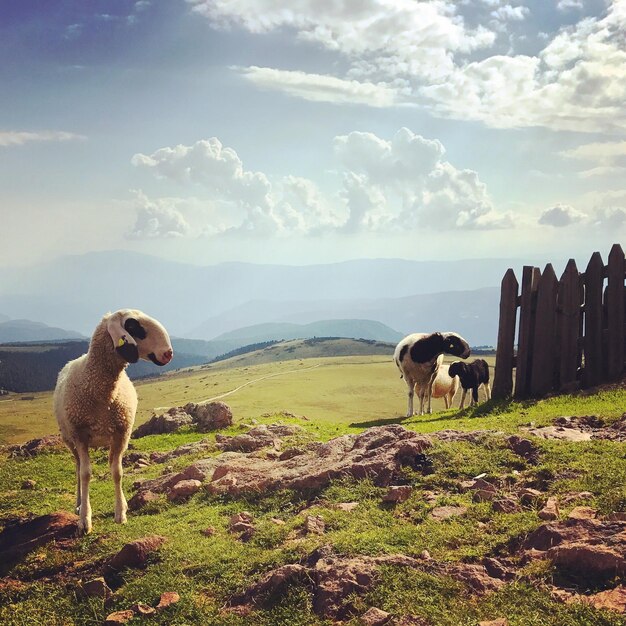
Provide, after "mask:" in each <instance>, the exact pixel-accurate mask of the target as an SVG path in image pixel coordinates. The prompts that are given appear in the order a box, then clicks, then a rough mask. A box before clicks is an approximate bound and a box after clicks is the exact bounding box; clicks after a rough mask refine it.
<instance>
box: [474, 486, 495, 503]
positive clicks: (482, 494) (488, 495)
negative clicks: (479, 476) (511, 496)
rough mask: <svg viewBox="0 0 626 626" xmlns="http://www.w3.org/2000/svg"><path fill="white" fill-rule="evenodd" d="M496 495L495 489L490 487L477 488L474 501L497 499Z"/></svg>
mask: <svg viewBox="0 0 626 626" xmlns="http://www.w3.org/2000/svg"><path fill="white" fill-rule="evenodd" d="M496 497H497V493H496V492H495V491H491V490H490V489H477V490H476V491H474V495H473V496H472V500H474V502H491V501H492V500H495V499H496Z"/></svg>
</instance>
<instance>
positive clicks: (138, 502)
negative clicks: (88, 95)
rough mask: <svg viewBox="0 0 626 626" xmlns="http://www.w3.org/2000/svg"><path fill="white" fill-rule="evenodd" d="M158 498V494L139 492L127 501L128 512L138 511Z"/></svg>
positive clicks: (148, 491) (147, 491)
mask: <svg viewBox="0 0 626 626" xmlns="http://www.w3.org/2000/svg"><path fill="white" fill-rule="evenodd" d="M159 498H160V496H159V494H158V493H154V492H152V491H150V490H146V491H139V492H137V493H136V494H135V495H134V496H133V497H132V498H131V499H130V500H129V501H128V510H129V511H138V510H139V509H143V508H144V507H145V506H146V505H147V504H148V503H150V502H154V501H155V500H158V499H159Z"/></svg>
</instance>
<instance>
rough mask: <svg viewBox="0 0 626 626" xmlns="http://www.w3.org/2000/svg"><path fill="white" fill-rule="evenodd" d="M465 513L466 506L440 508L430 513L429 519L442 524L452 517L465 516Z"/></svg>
mask: <svg viewBox="0 0 626 626" xmlns="http://www.w3.org/2000/svg"><path fill="white" fill-rule="evenodd" d="M465 513H467V507H466V506H438V507H435V508H434V509H433V510H432V511H431V512H430V513H429V517H430V518H431V519H434V520H435V521H437V522H442V521H443V520H447V519H450V518H451V517H459V515H465Z"/></svg>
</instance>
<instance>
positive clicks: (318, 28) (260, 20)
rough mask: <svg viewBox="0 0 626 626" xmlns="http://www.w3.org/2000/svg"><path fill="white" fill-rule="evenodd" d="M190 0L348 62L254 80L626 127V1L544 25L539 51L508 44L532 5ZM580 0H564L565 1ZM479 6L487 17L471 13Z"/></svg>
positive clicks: (583, 125) (496, 122) (301, 89)
mask: <svg viewBox="0 0 626 626" xmlns="http://www.w3.org/2000/svg"><path fill="white" fill-rule="evenodd" d="M188 2H189V4H190V5H191V7H192V10H193V11H194V12H195V13H198V14H201V15H203V16H205V17H206V18H207V19H208V20H209V21H210V22H211V24H212V26H213V27H215V28H222V29H225V28H240V29H244V30H247V31H248V32H250V33H254V34H258V35H261V34H264V33H270V32H276V31H282V32H287V33H293V35H294V37H295V38H296V40H299V41H306V42H310V43H314V44H317V45H318V46H320V47H322V48H324V49H326V50H328V51H331V52H334V53H335V54H336V55H337V63H336V67H338V68H339V67H341V68H345V70H344V71H337V72H336V73H335V74H336V75H333V76H330V75H328V76H323V75H320V74H313V73H312V74H307V73H305V72H298V71H293V70H291V71H289V72H287V71H286V70H280V69H275V70H273V69H272V68H249V72H250V73H249V75H248V76H247V77H248V78H249V80H252V81H253V82H255V84H258V85H259V86H262V87H264V88H268V89H275V90H281V91H285V92H287V93H289V94H291V95H292V96H298V97H301V98H306V99H309V100H312V99H314V100H318V101H319V100H323V101H326V102H335V103H345V102H346V99H347V98H350V97H351V95H352V96H354V99H355V101H356V102H359V103H365V104H368V102H367V100H368V93H367V90H371V95H372V96H373V97H372V101H373V102H374V103H375V104H374V105H375V106H393V105H395V104H397V103H398V101H400V102H402V103H413V104H415V105H418V106H420V107H423V108H426V109H427V110H429V111H431V112H432V113H433V114H435V115H437V116H440V117H452V118H457V119H469V120H477V121H481V122H483V123H484V124H486V125H488V126H491V127H495V128H522V127H533V126H537V127H546V128H550V129H553V130H566V131H576V132H603V133H609V132H615V131H620V132H623V131H624V130H626V108H625V107H624V102H625V101H626V49H625V48H624V40H625V38H626V0H607V8H606V11H605V13H604V14H602V15H599V16H597V17H585V18H583V19H581V20H580V21H579V22H578V23H576V24H574V25H568V24H565V25H563V26H561V27H560V28H557V30H556V31H555V32H554V33H551V34H546V33H535V34H536V37H534V38H533V40H534V42H535V43H534V45H535V46H536V47H537V51H536V52H534V53H533V54H514V53H513V52H512V51H511V50H509V52H508V53H507V54H503V53H502V52H503V46H504V45H505V42H508V41H509V38H507V37H506V35H507V34H509V35H510V36H513V34H515V33H517V34H515V41H519V40H521V39H522V38H524V37H526V38H528V36H529V35H532V32H530V31H529V30H527V32H524V33H519V32H518V31H519V24H520V22H522V21H523V20H525V19H526V18H527V17H528V15H529V9H528V7H527V6H524V5H522V4H518V5H514V4H511V3H502V2H498V1H497V0H480V2H479V1H477V0H474V2H473V3H472V2H470V1H469V0H466V1H465V2H460V3H455V2H452V1H451V0H423V1H421V2H410V1H408V0H407V1H402V2H396V1H392V0H362V1H360V2H358V3H343V2H332V3H327V4H326V5H325V6H324V10H323V11H322V10H320V9H319V3H317V2H315V0H298V2H296V3H293V2H287V0H188ZM580 4H581V3H580V2H579V0H561V2H560V3H559V7H560V9H561V10H563V11H564V10H566V9H568V10H569V9H573V8H579V7H580ZM470 5H471V8H472V10H475V11H478V12H479V13H477V15H483V17H484V19H478V20H475V19H470V17H467V19H466V18H465V17H464V13H465V14H467V15H468V16H469V15H470V13H469V9H468V8H466V7H468V6H470ZM489 18H491V21H489ZM470 22H471V23H473V22H476V23H477V24H478V25H476V26H472V25H471V23H470ZM481 22H482V24H488V27H486V26H484V25H481ZM531 27H532V25H530V26H528V27H527V29H530V28H531ZM509 31H511V32H509ZM542 37H545V41H544V40H543V39H542ZM541 46H544V47H543V49H541ZM525 48H528V46H525ZM353 81H356V82H353Z"/></svg>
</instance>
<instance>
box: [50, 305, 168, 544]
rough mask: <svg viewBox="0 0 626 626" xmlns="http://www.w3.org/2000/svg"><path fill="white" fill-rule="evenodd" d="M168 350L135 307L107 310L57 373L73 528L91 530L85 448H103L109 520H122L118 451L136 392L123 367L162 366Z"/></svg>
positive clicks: (156, 326) (153, 323) (158, 329)
mask: <svg viewBox="0 0 626 626" xmlns="http://www.w3.org/2000/svg"><path fill="white" fill-rule="evenodd" d="M173 355H174V352H173V350H172V344H171V342H170V338H169V336H168V334H167V331H166V330H165V328H164V327H163V326H162V325H161V324H160V323H159V322H158V321H157V320H155V319H153V318H151V317H149V316H148V315H146V314H145V313H142V312H141V311H137V310H134V309H122V310H120V311H116V312H115V313H108V314H107V315H105V316H104V317H103V318H102V321H101V322H100V323H99V324H98V326H97V327H96V329H95V331H94V333H93V336H92V338H91V342H90V344H89V350H88V352H87V354H83V355H82V356H80V357H78V358H77V359H75V360H73V361H70V362H69V363H67V364H66V365H65V367H64V368H63V369H62V370H61V372H60V373H59V377H58V380H57V384H56V388H55V390H54V398H53V402H54V413H55V416H56V419H57V422H58V423H59V428H60V430H61V437H62V438H63V441H64V442H65V444H66V445H67V447H68V448H69V449H70V451H71V452H72V454H73V455H74V459H75V461H76V512H77V513H79V514H80V520H79V524H78V526H79V530H81V531H82V532H84V533H88V532H90V531H91V504H90V502H89V481H90V479H91V463H90V460H89V448H90V447H92V448H95V447H101V446H104V447H107V448H109V466H110V468H111V475H112V477H113V482H114V485H115V521H116V522H117V523H120V524H123V523H125V522H126V510H127V505H126V499H125V498H124V493H123V491H122V455H123V454H124V451H125V450H126V448H127V446H128V439H129V438H130V434H131V431H132V428H133V422H134V421H135V412H136V410H137V392H136V391H135V387H134V386H133V384H132V382H131V381H130V379H129V378H128V375H127V374H126V371H125V370H126V366H127V365H128V364H129V363H136V362H137V361H138V360H139V359H144V360H146V361H147V360H150V361H152V362H153V363H155V364H156V365H166V364H167V363H169V362H170V361H171V360H172V357H173Z"/></svg>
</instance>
